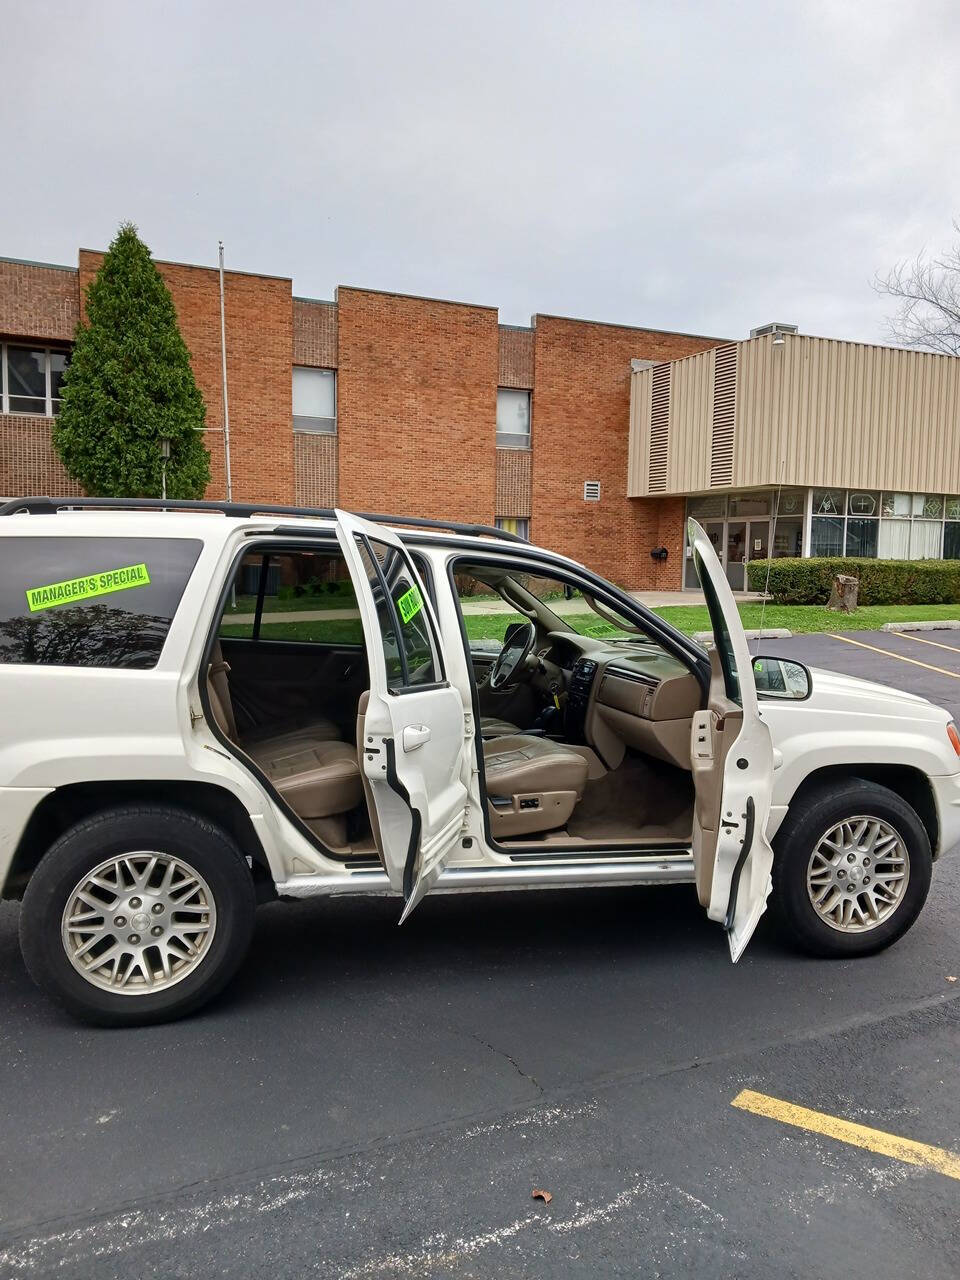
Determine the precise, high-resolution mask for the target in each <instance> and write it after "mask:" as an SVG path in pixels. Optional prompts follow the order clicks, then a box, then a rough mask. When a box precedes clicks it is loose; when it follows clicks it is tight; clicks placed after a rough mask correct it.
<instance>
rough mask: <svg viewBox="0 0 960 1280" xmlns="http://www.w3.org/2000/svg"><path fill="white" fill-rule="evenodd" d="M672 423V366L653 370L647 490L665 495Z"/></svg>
mask: <svg viewBox="0 0 960 1280" xmlns="http://www.w3.org/2000/svg"><path fill="white" fill-rule="evenodd" d="M669 422H670V366H669V365H668V364H658V365H655V366H654V369H653V404H652V407H651V411H650V466H649V468H648V477H647V488H648V489H649V490H650V492H651V493H663V492H664V491H665V489H666V487H667V443H668V437H669Z"/></svg>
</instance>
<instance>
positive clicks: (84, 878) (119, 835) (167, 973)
mask: <svg viewBox="0 0 960 1280" xmlns="http://www.w3.org/2000/svg"><path fill="white" fill-rule="evenodd" d="M254 909H255V895H254V886H253V879H252V876H251V874H250V870H249V868H248V866H247V864H246V861H245V859H244V858H243V856H242V854H241V853H240V851H239V849H238V848H237V847H236V845H235V844H234V843H233V841H232V840H231V839H230V837H229V836H227V835H226V833H225V832H223V831H222V830H220V829H219V828H218V827H216V826H214V825H213V824H212V823H210V822H208V821H207V820H206V819H204V818H201V817H199V816H197V815H194V814H190V813H187V812H185V811H182V810H179V809H174V808H167V807H156V808H154V807H151V808H135V807H124V808H118V809H112V810H108V811H105V812H102V813H99V814H96V815H95V816H93V817H91V818H88V819H86V820H85V821H83V822H81V823H79V824H78V825H77V826H75V827H73V828H71V829H70V830H69V831H67V832H66V833H65V834H64V835H62V836H61V837H60V839H59V840H57V841H56V843H55V844H54V845H53V846H52V847H51V848H50V849H49V851H48V852H47V853H46V855H45V856H44V858H43V859H42V861H41V862H40V865H39V866H38V867H37V869H36V871H35V872H34V874H33V876H32V877H31V879H30V882H29V883H28V885H27V889H26V893H25V894H24V899H23V907H22V910H21V914H20V944H21V948H22V951H23V956H24V960H25V962H26V965H27V968H28V969H29V971H30V974H31V976H32V977H33V979H34V980H35V981H36V982H37V984H38V985H39V986H40V987H42V988H43V990H44V991H46V992H47V994H48V995H50V996H52V997H53V999H55V1000H57V1001H59V1003H60V1004H62V1005H64V1006H65V1007H66V1008H67V1009H68V1010H69V1011H70V1012H71V1013H72V1014H74V1015H75V1016H76V1017H78V1018H81V1019H83V1020H84V1021H87V1022H94V1023H99V1024H101V1025H105V1026H121V1025H135V1024H138V1023H148V1022H160V1021H164V1020H166V1019H170V1018H176V1017H181V1016H182V1015H183V1014H185V1013H189V1012H191V1011H192V1010H194V1009H196V1008H198V1007H199V1006H200V1005H201V1004H204V1003H206V1001H208V1000H210V999H211V998H212V997H213V996H214V995H216V994H217V992H219V991H220V990H221V988H222V987H223V986H224V984H225V983H226V982H227V981H228V980H229V979H230V978H231V977H232V975H233V973H234V972H235V971H236V969H237V967H238V965H239V964H240V962H241V961H242V959H243V957H244V955H245V953H246V950H247V947H248V945H249V942H250V937H251V933H252V930H253V916H254Z"/></svg>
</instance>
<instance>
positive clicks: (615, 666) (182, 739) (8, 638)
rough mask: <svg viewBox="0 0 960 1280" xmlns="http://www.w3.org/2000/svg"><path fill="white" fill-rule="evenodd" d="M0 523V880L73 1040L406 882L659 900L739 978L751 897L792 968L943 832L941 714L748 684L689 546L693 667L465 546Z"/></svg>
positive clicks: (563, 574) (118, 524) (42, 503)
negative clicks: (324, 906)
mask: <svg viewBox="0 0 960 1280" xmlns="http://www.w3.org/2000/svg"><path fill="white" fill-rule="evenodd" d="M0 516H2V517H3V518H2V519H0V706H2V707H3V719H2V723H0V885H2V890H3V894H4V896H6V897H22V899H23V905H22V909H21V915H20V922H21V924H20V929H21V943H22V948H23V954H24V958H25V961H26V964H27V966H28V968H29V970H30V972H31V974H32V975H33V977H34V978H35V979H36V981H37V982H38V983H39V985H40V986H41V987H42V988H43V989H44V990H45V991H47V992H48V993H49V994H50V995H51V996H53V997H54V998H56V999H57V1000H59V1001H60V1002H61V1003H62V1004H63V1005H65V1006H66V1007H67V1009H69V1010H70V1011H71V1012H72V1013H74V1014H75V1015H77V1016H79V1017H81V1018H84V1019H87V1020H89V1021H94V1022H99V1023H108V1024H125V1023H143V1022H149V1021H158V1020H160V1019H164V1018H170V1017H174V1016H177V1015H180V1014H183V1013H185V1012H187V1011H188V1010H191V1009H195V1008H196V1007H197V1006H199V1005H200V1004H202V1003H203V1002H204V1001H205V1000H208V999H209V998H210V997H211V996H212V995H214V994H215V993H216V992H217V991H218V990H220V988H222V987H223V985H224V984H225V983H226V982H227V980H228V979H229V978H230V976H231V975H232V974H233V973H234V971H235V970H236V968H237V966H238V965H239V964H240V962H241V960H242V959H243V956H244V953H245V951H246V949H247V945H248V943H249V940H250V935H251V932H252V929H253V920H254V908H255V906H256V903H257V902H258V901H263V900H267V899H273V898H277V897H279V898H304V897H310V896H314V895H320V894H327V895H334V894H341V893H354V894H355V893H376V894H387V893H391V894H396V895H398V896H399V897H400V898H401V899H402V903H403V905H402V909H401V915H400V919H401V921H402V920H404V919H405V918H406V917H407V916H408V915H409V914H410V912H411V911H412V910H413V909H414V908H415V907H416V906H417V904H418V903H419V902H420V901H421V899H422V898H423V896H424V895H425V894H426V893H428V892H431V891H432V892H439V891H445V892H450V891H464V892H470V891H475V890H478V889H490V888H496V889H515V888H530V887H556V888H567V889H578V890H584V889H587V888H589V887H591V886H593V885H614V884H621V885H636V884H664V883H676V882H683V883H689V884H692V885H695V886H696V891H697V893H698V896H699V899H700V902H701V903H702V905H703V906H704V907H705V908H706V911H707V914H708V916H709V917H710V919H712V920H716V921H717V922H718V923H719V924H720V925H722V927H723V928H724V929H725V931H726V933H727V936H728V939H729V944H730V952H731V955H732V957H733V959H734V960H736V959H737V958H738V957H739V956H740V954H741V952H742V951H743V949H744V947H745V946H746V945H747V942H748V941H749V939H750V936H751V934H752V933H753V930H754V928H755V927H756V924H757V921H758V919H759V918H760V916H761V914H762V913H763V911H764V909H765V905H766V901H767V897H768V895H769V894H770V892H771V887H772V889H773V896H774V900H775V902H776V905H777V907H778V908H779V916H780V919H781V922H782V925H783V927H784V928H785V930H786V932H787V933H788V934H789V936H791V937H792V938H793V939H794V940H795V941H796V942H797V943H798V944H800V945H801V946H803V947H805V948H807V949H808V950H812V951H814V952H816V953H818V954H821V955H834V956H852V955H863V954H866V953H868V952H872V951H876V950H878V949H879V948H881V947H884V946H887V945H889V944H890V943H891V942H893V941H894V940H895V939H896V938H898V937H900V936H901V934H903V933H904V932H905V931H906V930H907V929H908V928H909V927H910V925H911V924H912V923H913V921H914V920H915V919H916V917H917V915H918V913H919V911H920V909H921V907H922V905H923V902H924V899H925V897H926V894H927V890H928V887H929V884H930V875H931V868H932V863H933V860H934V859H935V858H936V857H937V855H938V853H939V852H940V851H941V850H944V849H949V848H950V847H951V846H952V845H953V844H955V843H956V842H957V841H958V840H960V737H958V735H957V730H956V727H955V726H954V725H953V723H952V722H951V720H950V717H949V715H948V714H947V712H946V711H943V710H942V709H940V708H939V707H936V706H933V705H932V704H931V703H929V702H926V701H924V700H923V699H922V698H918V697H913V696H911V695H910V694H907V693H903V692H900V691H897V690H893V689H888V688H885V687H883V686H880V685H876V684H868V683H866V682H863V681H859V680H855V679H850V678H847V677H841V676H838V675H834V674H830V673H828V672H824V671H812V672H811V671H807V670H806V669H805V668H804V667H802V666H801V665H799V664H798V663H795V662H792V661H788V660H780V659H777V658H769V657H765V658H754V659H751V656H750V654H749V652H748V649H747V645H746V639H745V637H744V633H743V630H742V628H741V625H740V621H739V618H738V615H737V611H736V608H735V606H734V602H733V598H732V595H731V593H730V589H729V587H728V585H727V582H726V579H725V577H724V574H723V571H722V569H721V568H720V565H719V564H718V562H717V559H716V557H715V555H714V553H713V550H712V548H711V546H710V543H709V540H708V539H707V538H706V536H705V534H704V533H703V531H702V530H701V529H700V528H699V526H697V525H696V524H695V523H694V522H691V523H690V527H689V536H690V543H691V551H692V555H693V559H694V562H695V564H696V567H697V570H698V572H699V575H700V581H701V584H702V586H703V589H704V592H705V595H706V598H707V602H708V605H709V609H710V614H711V618H712V620H713V629H714V636H715V639H716V644H715V646H714V648H713V649H712V650H711V651H710V652H709V653H708V652H706V651H704V650H703V649H701V648H700V647H699V646H697V645H696V644H694V643H693V642H692V641H691V640H690V639H689V638H688V637H686V636H684V635H682V634H681V633H679V632H677V631H675V630H674V629H673V628H672V627H670V626H669V625H668V624H667V623H665V622H664V621H663V620H662V619H660V618H658V617H657V616H656V615H654V614H651V613H650V612H649V611H648V610H646V609H644V608H643V607H642V606H641V605H640V604H638V603H637V602H636V601H635V600H633V599H632V598H631V597H630V596H629V595H627V594H625V593H624V592H623V591H621V590H620V589H618V588H617V587H615V586H613V585H612V584H610V583H609V582H605V581H604V580H602V579H600V578H598V577H597V576H596V575H595V574H593V573H592V572H590V570H588V569H586V568H584V567H583V565H580V564H577V563H575V562H574V561H572V560H568V559H566V558H564V557H561V556H557V555H553V554H551V553H549V552H546V551H541V550H538V549H537V548H535V547H533V546H531V545H529V544H528V543H525V542H522V541H520V540H519V539H516V538H513V537H511V536H510V535H506V534H503V533H500V532H498V531H496V530H492V529H483V528H478V527H476V526H467V525H456V524H439V523H437V522H434V523H431V522H429V521H416V520H412V519H400V518H395V517H382V518H381V522H380V523H373V522H372V521H371V520H370V519H366V518H360V517H357V516H352V515H348V514H346V513H344V512H340V511H337V512H334V511H321V512H304V511H303V510H298V509H292V508H264V507H260V506H249V507H242V506H238V505H217V504H212V503H193V504H190V503H179V504H177V506H176V509H175V510H174V509H163V504H161V503H158V502H150V501H140V502H135V501H130V502H123V501H120V500H109V499H89V500H77V499H67V500H63V501H55V500H51V499H23V500H19V501H15V502H11V503H8V504H7V506H6V507H3V508H0ZM385 525H389V526H391V527H389V528H388V527H385ZM484 901H488V900H486V899H484ZM492 909H495V908H492Z"/></svg>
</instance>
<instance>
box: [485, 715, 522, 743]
mask: <svg viewBox="0 0 960 1280" xmlns="http://www.w3.org/2000/svg"><path fill="white" fill-rule="evenodd" d="M514 733H523V730H522V729H521V728H520V727H519V725H515V724H512V723H511V722H510V721H509V720H500V719H498V718H497V717H496V716H481V717H480V736H481V738H503V737H506V736H507V734H514Z"/></svg>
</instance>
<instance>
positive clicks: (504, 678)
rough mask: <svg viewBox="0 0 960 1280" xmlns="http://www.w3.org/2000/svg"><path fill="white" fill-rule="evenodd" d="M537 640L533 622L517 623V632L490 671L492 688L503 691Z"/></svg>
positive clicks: (504, 647)
mask: <svg viewBox="0 0 960 1280" xmlns="http://www.w3.org/2000/svg"><path fill="white" fill-rule="evenodd" d="M536 640H537V628H536V627H535V626H534V624H533V623H532V622H522V623H517V626H516V630H515V631H514V632H513V634H512V635H511V636H510V639H509V640H507V642H506V643H505V644H504V646H503V648H502V649H501V650H500V652H499V653H498V654H497V660H496V662H494V664H493V668H492V670H491V671H490V681H489V684H490V688H491V689H502V688H503V687H504V685H505V684H508V683H509V682H510V680H511V679H512V678H513V677H514V676H515V675H516V673H517V671H519V669H520V667H522V666H523V664H524V662H525V661H526V660H527V658H528V657H529V655H530V651H531V650H532V649H533V646H534V644H535V643H536Z"/></svg>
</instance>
